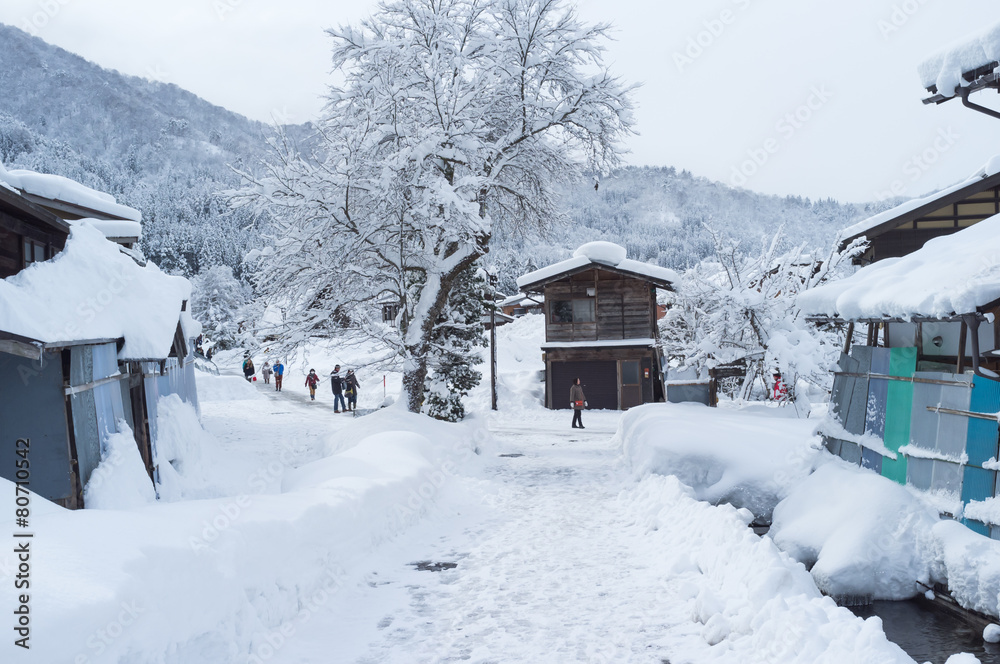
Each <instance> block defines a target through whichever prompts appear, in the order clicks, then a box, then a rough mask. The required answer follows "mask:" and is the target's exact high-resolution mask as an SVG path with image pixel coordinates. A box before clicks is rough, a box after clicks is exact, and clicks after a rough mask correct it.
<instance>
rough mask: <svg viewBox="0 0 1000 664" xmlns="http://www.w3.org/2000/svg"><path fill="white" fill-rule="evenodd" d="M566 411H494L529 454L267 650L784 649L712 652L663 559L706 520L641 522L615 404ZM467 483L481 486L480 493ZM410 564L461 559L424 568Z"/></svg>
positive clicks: (557, 655) (409, 537) (489, 473)
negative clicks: (575, 415)
mask: <svg viewBox="0 0 1000 664" xmlns="http://www.w3.org/2000/svg"><path fill="white" fill-rule="evenodd" d="M566 419H567V416H566V415H565V414H563V413H545V414H542V415H540V416H538V417H537V421H536V416H535V414H532V422H531V424H530V425H529V424H527V423H504V422H501V421H494V423H493V426H492V427H491V428H492V429H493V430H494V433H495V435H496V436H497V438H498V440H499V442H500V444H501V447H502V448H503V449H502V450H501V452H503V453H521V454H524V456H522V457H516V458H510V457H497V458H496V459H495V460H493V461H490V462H489V465H488V467H487V470H486V472H485V475H484V478H483V479H481V480H473V481H470V484H471V485H472V486H469V487H467V489H468V493H466V494H465V496H466V501H467V502H466V503H465V504H464V505H459V504H457V502H456V501H453V504H450V505H447V506H443V507H444V509H442V510H440V511H439V512H438V513H436V515H432V516H431V517H430V518H429V519H428V520H427V521H425V522H424V523H423V524H421V525H420V526H417V527H416V528H414V529H413V530H411V531H410V532H408V533H406V534H405V535H404V536H402V537H400V538H398V539H397V540H396V541H394V542H392V543H391V544H388V545H386V546H384V547H382V549H380V550H379V552H378V554H377V555H376V556H375V557H373V558H372V559H370V560H369V561H368V563H369V568H368V572H367V573H366V574H364V578H363V580H361V581H360V582H359V583H357V584H356V585H355V586H353V587H352V586H348V587H346V588H344V589H343V590H342V593H343V595H341V596H340V597H338V598H336V600H335V601H332V602H330V604H329V606H328V607H326V608H325V609H324V611H322V612H321V613H320V614H318V615H317V616H316V617H315V618H314V619H313V620H312V621H311V622H310V623H309V625H308V626H307V627H306V628H305V629H304V630H300V631H299V632H298V633H296V634H295V635H294V637H292V638H290V639H289V640H288V641H287V642H286V643H283V644H282V647H280V648H279V649H278V652H277V653H276V656H275V657H274V659H272V660H270V661H273V662H281V663H287V664H291V663H293V662H294V663H296V664H305V663H317V664H318V663H320V662H323V663H329V662H358V663H375V662H379V663H381V662H392V663H396V662H421V663H425V662H457V661H471V662H484V663H485V662H651V663H656V664H660V663H662V662H672V663H673V664H679V663H680V662H703V661H732V662H742V661H786V658H784V657H782V656H781V655H783V654H784V653H782V652H775V651H771V650H767V651H762V650H761V649H760V648H759V647H758V650H759V651H760V652H758V655H763V656H764V658H763V659H760V660H758V659H757V657H753V656H752V657H750V658H748V657H747V655H746V653H736V652H731V651H727V650H726V646H719V647H717V648H715V649H714V650H712V651H711V652H709V651H710V646H709V645H708V644H707V643H706V641H705V639H704V637H703V630H704V626H703V625H702V624H700V623H699V622H696V618H695V617H693V616H692V610H691V608H690V606H691V603H690V601H689V600H691V599H692V590H691V586H692V584H691V583H690V581H688V580H686V577H684V574H683V573H684V572H685V571H686V570H685V569H681V570H678V569H677V568H676V564H674V569H671V567H670V565H671V564H672V563H669V562H666V561H669V560H671V559H672V556H666V555H664V553H665V552H664V549H666V548H672V549H678V548H679V549H683V548H684V546H685V544H686V542H685V540H686V539H687V538H688V537H689V536H691V537H693V539H698V538H701V539H704V538H705V537H706V536H705V535H704V533H702V532H695V531H699V529H700V528H701V526H700V525H690V524H697V523H701V522H703V521H705V519H704V517H703V516H701V517H696V518H693V519H692V520H691V522H690V524H685V523H681V524H679V529H678V531H676V532H668V531H669V530H670V529H668V528H664V529H663V531H662V532H653V533H650V532H649V529H648V528H647V527H646V525H644V524H643V523H642V518H641V517H642V515H637V514H636V510H635V505H636V499H635V496H634V493H635V492H636V486H637V485H636V482H635V479H634V478H632V477H631V476H630V475H628V474H627V473H626V472H625V471H624V469H622V468H621V466H620V463H619V455H618V451H617V449H616V448H615V446H614V445H613V443H612V442H611V437H612V435H613V434H614V431H615V427H616V423H617V419H618V417H617V414H615V413H587V426H588V428H587V429H586V430H585V431H583V432H576V431H574V430H573V429H571V428H569V425H568V423H567V422H566ZM469 495H478V496H485V499H483V500H481V501H480V502H481V503H482V504H479V505H476V504H475V498H472V499H470V498H469ZM443 502H446V501H439V503H443ZM704 508H705V509H706V510H713V509H714V508H711V507H709V506H707V505H706V506H704ZM637 517H638V518H637ZM699 519H701V521H699ZM686 525H687V526H688V527H689V528H690V530H691V531H692V532H691V533H685V532H684V528H685V526H686ZM726 525H727V526H728V527H729V528H730V530H731V531H733V532H734V533H735V534H734V535H732V536H731V539H735V540H738V541H740V542H741V543H742V544H743V545H746V546H748V547H751V548H759V547H757V546H756V544H753V543H750V544H747V542H745V541H742V540H741V538H743V537H745V536H746V534H745V532H737V531H738V529H739V524H737V527H736V528H733V526H732V524H731V523H730V524H726ZM709 530H711V528H709ZM709 537H718V535H717V534H716V533H715V532H714V531H713V532H712V533H711V534H710V535H709ZM749 539H750V540H753V541H756V540H755V538H752V537H751V538H749ZM726 544H727V543H725V542H714V543H712V544H711V546H713V547H715V546H719V547H720V548H725V545H726ZM676 555H677V552H676V551H674V552H673V556H676ZM772 555H773V554H772ZM718 557H719V558H720V560H717V561H714V562H716V563H717V564H718V566H720V567H726V566H727V565H728V562H727V561H726V560H725V559H724V557H722V556H718ZM418 561H431V562H446V563H455V564H456V567H455V568H454V569H449V570H445V571H441V572H436V573H435V572H429V571H418V570H416V569H415V568H414V567H413V563H415V562H418ZM687 566H688V567H690V563H688V565H687ZM750 571H751V573H752V572H753V570H750ZM761 571H763V570H761ZM695 573H696V574H697V573H698V572H697V570H696V571H695ZM706 574H711V571H706ZM688 576H690V575H688ZM671 577H673V580H672V581H671V580H670V579H671ZM702 578H705V579H709V577H708V576H706V577H702ZM694 592H695V593H697V589H695V591H694ZM786 610H787V609H786ZM773 643H776V644H777V647H784V646H783V645H782V644H786V645H787V641H781V640H776V641H774V640H772V644H773ZM720 648H721V650H720ZM793 659H795V658H794V657H791V658H787V661H792V660H793ZM805 661H812V660H808V659H807V660H805ZM828 661H829V660H828ZM834 661H836V660H834ZM844 661H847V660H844ZM858 661H861V660H858ZM866 661H895V660H886V659H878V658H876V659H872V660H866Z"/></svg>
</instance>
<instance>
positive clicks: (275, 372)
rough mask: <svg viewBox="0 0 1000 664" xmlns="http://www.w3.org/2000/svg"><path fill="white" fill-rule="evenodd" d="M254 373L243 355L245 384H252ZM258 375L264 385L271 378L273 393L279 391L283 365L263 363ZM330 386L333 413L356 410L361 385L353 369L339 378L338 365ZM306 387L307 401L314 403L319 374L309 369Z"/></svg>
mask: <svg viewBox="0 0 1000 664" xmlns="http://www.w3.org/2000/svg"><path fill="white" fill-rule="evenodd" d="M256 372H257V370H256V368H255V367H254V365H253V360H252V359H251V358H250V355H249V354H247V355H245V356H244V358H243V377H244V378H246V379H247V382H253V381H254V380H255V378H254V374H255V373H256ZM260 373H261V375H262V376H263V377H264V383H265V384H266V385H270V384H271V377H272V376H273V377H274V389H275V391H277V392H280V391H281V380H282V378H284V375H285V365H284V364H282V363H281V360H275V361H274V364H271V363H270V362H269V361H265V362H264V366H263V367H261V369H260ZM330 385H331V387H332V388H333V409H334V412H335V413H340V412H344V413H346V412H350V411H354V410H357V405H358V389H359V388H360V387H361V383H359V382H358V377H357V375H356V374H355V373H354V369H348V370H347V373H346V374H345V375H343V376H341V375H340V365H339V364H338V365H337V366H335V367H334V368H333V372H332V373H331V374H330ZM306 387H307V388H309V399H310V400H311V401H316V390H317V389H318V388H319V374H317V373H316V370H315V369H310V370H309V373H308V374H307V375H306Z"/></svg>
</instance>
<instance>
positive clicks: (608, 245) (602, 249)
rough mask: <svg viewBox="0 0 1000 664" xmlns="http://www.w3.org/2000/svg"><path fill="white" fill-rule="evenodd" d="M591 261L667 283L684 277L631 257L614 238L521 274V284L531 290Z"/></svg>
mask: <svg viewBox="0 0 1000 664" xmlns="http://www.w3.org/2000/svg"><path fill="white" fill-rule="evenodd" d="M590 265H595V266H606V267H611V268H614V269H615V270H618V271H619V272H627V273H629V274H634V275H635V276H637V277H647V278H649V279H652V280H654V281H660V282H665V283H673V282H675V281H678V280H679V279H680V277H679V276H678V275H677V273H676V272H674V271H673V270H671V269H669V268H665V267H660V266H659V265H653V264H651V263H643V262H641V261H636V260H632V259H631V258H628V257H627V254H626V251H625V247H622V246H620V245H617V244H614V243H613V242H603V241H598V242H588V243H587V244H585V245H583V246H581V247H580V248H579V249H577V250H576V251H575V252H573V257H572V258H568V259H566V260H564V261H560V262H558V263H553V264H552V265H549V266H547V267H543V268H541V269H540V270H535V271H534V272H529V273H528V274H525V275H523V276H521V277H518V279H517V287H518V288H521V289H524V290H528V288H527V287H528V286H533V285H536V284H539V283H540V282H544V281H548V280H550V279H552V278H553V277H558V276H559V275H561V274H564V273H567V272H575V271H578V270H580V269H581V268H586V267H587V266H590Z"/></svg>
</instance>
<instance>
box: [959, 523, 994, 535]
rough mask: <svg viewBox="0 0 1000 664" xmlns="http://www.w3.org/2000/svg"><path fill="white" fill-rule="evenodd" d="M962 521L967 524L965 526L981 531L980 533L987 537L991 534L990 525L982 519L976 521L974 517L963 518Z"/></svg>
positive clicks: (974, 530)
mask: <svg viewBox="0 0 1000 664" xmlns="http://www.w3.org/2000/svg"><path fill="white" fill-rule="evenodd" d="M962 523H963V524H965V526H966V527H967V528H968V529H969V530H971V531H973V532H975V533H979V534H980V535H985V536H986V537H989V536H990V527H989V526H987V525H986V524H985V523H983V522H981V521H974V520H973V519H962Z"/></svg>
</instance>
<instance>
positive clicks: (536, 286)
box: [519, 261, 674, 293]
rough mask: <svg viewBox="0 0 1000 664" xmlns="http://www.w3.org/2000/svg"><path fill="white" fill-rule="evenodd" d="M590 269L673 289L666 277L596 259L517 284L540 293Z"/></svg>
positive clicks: (523, 289) (529, 291) (523, 288)
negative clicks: (634, 270)
mask: <svg viewBox="0 0 1000 664" xmlns="http://www.w3.org/2000/svg"><path fill="white" fill-rule="evenodd" d="M590 270H604V271H606V272H611V273H613V274H620V275H622V276H624V277H633V278H635V279H642V280H643V281H648V282H650V283H651V284H653V285H655V286H657V287H658V288H662V289H664V290H668V291H672V290H674V287H673V283H672V282H670V281H667V280H666V279H657V278H656V277H651V276H649V275H648V274H642V273H640V272H632V271H631V270H623V269H621V268H619V267H615V266H613V265H608V264H606V263H599V262H597V261H591V262H588V263H585V264H583V265H579V266H577V267H574V268H570V269H568V270H563V271H562V272H559V273H556V274H553V275H550V276H548V277H545V278H544V279H539V280H537V281H534V282H531V283H524V284H519V286H520V287H521V290H522V291H524V292H525V293H540V292H541V289H542V288H544V287H545V286H547V285H548V284H551V283H554V282H556V281H562V280H563V279H566V278H567V277H572V276H573V275H576V274H580V273H582V272H588V271H590Z"/></svg>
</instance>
